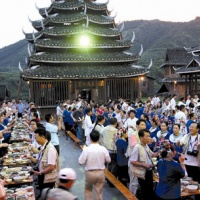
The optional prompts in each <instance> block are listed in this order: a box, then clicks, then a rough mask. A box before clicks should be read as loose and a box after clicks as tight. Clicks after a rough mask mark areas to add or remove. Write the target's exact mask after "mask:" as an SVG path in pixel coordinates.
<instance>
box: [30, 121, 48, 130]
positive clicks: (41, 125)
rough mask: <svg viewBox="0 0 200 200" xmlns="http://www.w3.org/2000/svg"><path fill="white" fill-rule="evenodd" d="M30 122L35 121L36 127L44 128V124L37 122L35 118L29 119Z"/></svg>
mask: <svg viewBox="0 0 200 200" xmlns="http://www.w3.org/2000/svg"><path fill="white" fill-rule="evenodd" d="M31 122H35V123H36V125H37V128H38V129H40V128H42V129H45V127H44V125H43V124H41V123H39V122H38V121H37V119H32V120H31V121H30V123H31Z"/></svg>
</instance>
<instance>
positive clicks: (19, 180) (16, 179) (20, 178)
mask: <svg viewBox="0 0 200 200" xmlns="http://www.w3.org/2000/svg"><path fill="white" fill-rule="evenodd" d="M13 179H14V181H15V182H16V183H20V182H22V180H23V179H24V177H23V176H16V177H14V178H13Z"/></svg>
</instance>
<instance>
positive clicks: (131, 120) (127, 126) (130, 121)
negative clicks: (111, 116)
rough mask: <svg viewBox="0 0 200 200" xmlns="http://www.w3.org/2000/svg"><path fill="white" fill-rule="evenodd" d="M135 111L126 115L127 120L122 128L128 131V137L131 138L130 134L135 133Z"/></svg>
mask: <svg viewBox="0 0 200 200" xmlns="http://www.w3.org/2000/svg"><path fill="white" fill-rule="evenodd" d="M135 114H136V112H135V110H130V111H129V113H128V115H129V118H128V119H127V120H126V122H125V125H124V128H125V129H128V137H130V136H131V134H132V133H133V132H134V131H136V121H137V120H138V118H136V117H135Z"/></svg>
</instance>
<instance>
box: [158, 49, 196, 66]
mask: <svg viewBox="0 0 200 200" xmlns="http://www.w3.org/2000/svg"><path fill="white" fill-rule="evenodd" d="M192 58H193V55H192V54H191V53H188V52H187V51H186V50H185V49H184V48H174V49H167V52H166V59H165V63H164V64H163V65H161V67H163V66H165V65H183V66H184V65H187V64H188V63H189V62H190V61H191V60H192Z"/></svg>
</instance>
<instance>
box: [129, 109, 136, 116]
mask: <svg viewBox="0 0 200 200" xmlns="http://www.w3.org/2000/svg"><path fill="white" fill-rule="evenodd" d="M131 113H134V114H136V112H135V110H130V111H129V112H128V116H130V114H131Z"/></svg>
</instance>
